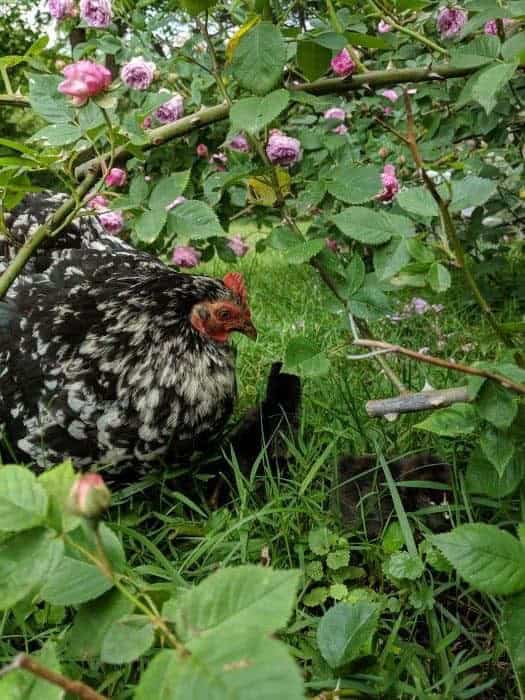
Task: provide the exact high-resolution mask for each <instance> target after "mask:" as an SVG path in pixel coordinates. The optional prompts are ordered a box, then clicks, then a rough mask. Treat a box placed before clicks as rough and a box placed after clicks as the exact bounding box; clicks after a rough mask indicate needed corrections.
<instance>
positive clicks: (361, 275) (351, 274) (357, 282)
mask: <svg viewBox="0 0 525 700" xmlns="http://www.w3.org/2000/svg"><path fill="white" fill-rule="evenodd" d="M365 275H366V268H365V263H364V262H363V258H362V257H361V256H360V255H358V254H357V253H355V254H354V255H352V259H351V260H350V264H349V265H348V267H347V268H346V280H347V282H348V290H347V292H348V295H349V296H350V297H352V296H353V295H354V294H356V293H357V292H358V291H359V290H360V289H361V287H362V286H363V284H364V281H365Z"/></svg>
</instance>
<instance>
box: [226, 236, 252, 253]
mask: <svg viewBox="0 0 525 700" xmlns="http://www.w3.org/2000/svg"><path fill="white" fill-rule="evenodd" d="M226 245H227V246H228V248H229V249H230V250H231V251H232V252H233V253H234V254H235V255H236V256H237V257H238V258H243V257H244V256H245V255H246V253H247V252H248V251H249V250H250V246H249V245H248V244H247V243H245V242H244V241H243V239H242V238H241V237H240V236H232V238H230V239H229V240H228V243H227V244H226Z"/></svg>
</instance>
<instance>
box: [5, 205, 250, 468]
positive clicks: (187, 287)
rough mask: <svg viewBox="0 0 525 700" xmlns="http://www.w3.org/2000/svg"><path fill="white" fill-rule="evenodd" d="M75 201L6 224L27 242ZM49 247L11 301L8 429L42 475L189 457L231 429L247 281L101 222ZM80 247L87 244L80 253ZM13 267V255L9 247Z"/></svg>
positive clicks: (87, 222) (33, 210)
mask: <svg viewBox="0 0 525 700" xmlns="http://www.w3.org/2000/svg"><path fill="white" fill-rule="evenodd" d="M61 201H62V197H60V196H52V197H50V196H49V195H48V194H44V195H36V196H30V197H29V198H28V199H26V200H24V201H23V202H22V203H21V204H20V205H19V206H18V207H17V209H16V210H14V212H13V213H12V214H11V215H9V216H8V217H7V220H6V221H7V225H8V229H9V231H10V238H11V242H12V240H14V241H15V242H18V243H21V242H22V241H23V239H24V238H25V237H26V236H27V235H28V234H29V233H31V232H32V230H33V229H34V227H36V226H37V225H39V224H40V223H42V221H43V220H44V219H45V218H46V217H47V216H48V215H49V213H50V211H52V210H53V209H56V207H57V206H58V205H59V204H60V203H61ZM79 222H80V223H74V224H70V225H68V227H67V228H66V229H64V231H63V232H62V233H61V234H60V235H59V237H57V238H56V239H52V240H51V241H49V245H48V249H47V250H43V251H41V252H40V253H39V254H38V255H37V256H35V258H34V259H33V260H32V261H31V262H30V264H29V266H28V267H27V268H26V269H25V270H24V272H23V274H22V275H21V276H20V277H18V279H17V280H16V282H15V284H14V285H13V286H12V287H11V289H10V290H9V292H8V294H7V297H6V298H5V299H4V300H3V301H0V426H2V428H3V431H4V434H5V436H6V438H7V443H8V444H9V445H10V446H11V448H12V449H14V451H15V452H17V453H21V455H22V458H24V459H26V461H31V462H34V463H36V464H37V465H39V466H40V467H42V468H45V467H47V466H50V465H52V464H54V463H57V462H58V461H60V460H62V459H64V458H65V457H72V458H73V459H74V461H75V464H76V465H77V466H79V467H83V466H87V465H91V464H94V463H96V464H101V465H124V464H129V463H137V462H138V463H146V464H150V463H152V462H154V461H157V460H160V459H164V460H178V459H179V458H185V457H186V456H188V455H189V454H191V453H192V452H193V451H194V450H196V449H204V448H205V447H206V446H207V443H208V441H209V440H211V439H212V438H213V437H214V436H216V435H217V434H220V433H221V431H222V429H223V428H224V426H225V424H226V422H227V420H228V418H229V416H230V414H231V412H232V408H233V402H234V399H235V394H236V382H235V356H234V350H233V348H232V347H231V345H230V344H229V342H228V341H229V338H230V335H231V333H233V332H234V331H238V332H241V333H244V334H245V335H247V336H249V337H251V338H255V337H256V331H255V327H254V325H253V323H252V320H251V314H250V309H249V306H248V301H247V293H246V288H245V285H244V280H243V278H242V275H241V274H240V273H228V274H227V275H226V276H225V277H224V278H223V279H222V280H218V279H212V278H210V277H204V276H198V275H189V274H182V273H180V272H177V271H176V270H174V269H173V268H170V267H168V266H167V265H165V264H164V263H163V262H161V261H160V260H158V259H157V258H155V257H153V256H152V255H149V254H147V253H145V252H140V251H137V250H135V249H134V248H132V247H131V246H129V245H127V244H126V243H124V242H123V241H121V240H120V239H118V238H115V237H113V236H107V235H105V234H104V233H103V231H102V228H101V226H100V224H99V223H98V221H97V219H96V217H95V216H88V217H83V218H81V219H80V220H79ZM73 246H75V247H73ZM2 250H3V258H0V271H2V268H5V266H6V264H7V262H8V259H9V258H10V257H11V256H12V254H13V247H12V245H11V243H8V244H6V243H5V242H4V244H3V249H2Z"/></svg>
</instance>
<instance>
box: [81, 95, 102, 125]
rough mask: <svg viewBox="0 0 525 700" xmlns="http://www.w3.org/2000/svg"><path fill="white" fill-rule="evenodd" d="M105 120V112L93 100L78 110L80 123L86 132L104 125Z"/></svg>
mask: <svg viewBox="0 0 525 700" xmlns="http://www.w3.org/2000/svg"><path fill="white" fill-rule="evenodd" d="M104 122H105V120H104V113H103V112H102V110H101V109H100V107H99V106H98V105H97V104H96V102H93V100H90V101H89V102H88V103H87V104H86V105H84V107H82V109H79V110H78V123H79V125H80V128H81V129H82V131H84V132H86V131H89V130H90V129H96V128H97V127H99V126H102V124H104Z"/></svg>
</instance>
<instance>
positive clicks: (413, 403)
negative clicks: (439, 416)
mask: <svg viewBox="0 0 525 700" xmlns="http://www.w3.org/2000/svg"><path fill="white" fill-rule="evenodd" d="M471 400H472V399H471V398H470V397H469V395H468V390H467V387H466V386H458V387H453V388H452V389H433V390H431V391H420V392H418V393H417V394H403V395H402V396H394V397H393V398H389V399H373V400H372V401H367V402H366V406H365V408H366V412H367V413H368V415H369V416H370V417H371V418H379V417H381V416H386V415H388V414H394V413H415V412H416V411H431V410H434V409H436V408H443V407H444V406H450V405H451V404H453V403H465V402H469V401H471Z"/></svg>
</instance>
